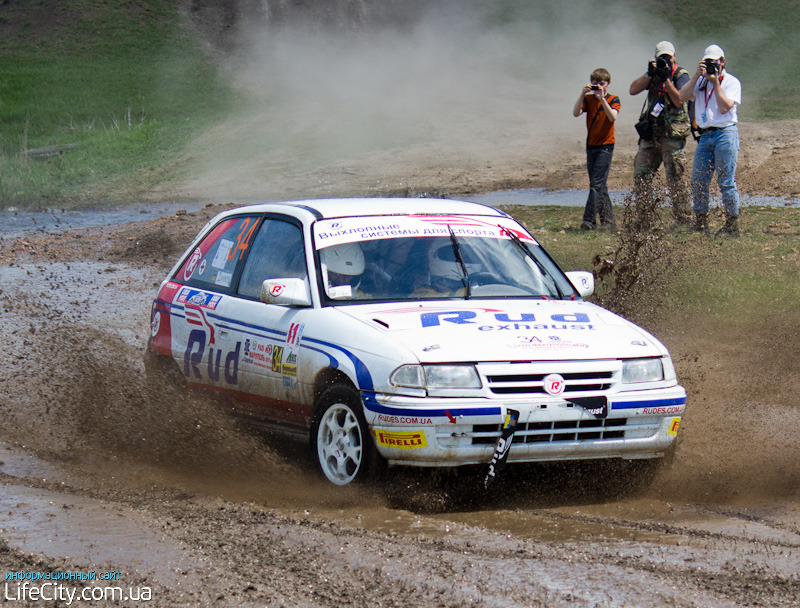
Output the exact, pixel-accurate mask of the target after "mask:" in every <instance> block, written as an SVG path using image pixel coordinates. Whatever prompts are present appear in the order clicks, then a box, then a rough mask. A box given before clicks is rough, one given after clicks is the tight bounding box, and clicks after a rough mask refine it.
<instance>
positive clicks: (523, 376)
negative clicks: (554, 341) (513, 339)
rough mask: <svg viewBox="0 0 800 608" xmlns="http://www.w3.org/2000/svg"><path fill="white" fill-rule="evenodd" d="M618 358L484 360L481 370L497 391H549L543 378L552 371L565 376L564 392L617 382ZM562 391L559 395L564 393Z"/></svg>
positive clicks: (598, 388)
mask: <svg viewBox="0 0 800 608" xmlns="http://www.w3.org/2000/svg"><path fill="white" fill-rule="evenodd" d="M619 369H620V363H619V361H616V360H614V361H585V362H582V361H535V362H523V363H484V364H481V365H480V366H479V370H480V372H481V374H482V375H483V377H484V378H485V380H486V385H487V386H488V388H489V390H490V391H491V392H492V393H494V394H495V395H546V394H547V393H546V392H545V390H544V379H545V378H546V377H547V376H548V375H550V374H559V375H560V376H561V377H562V378H564V384H565V389H564V393H563V395H570V394H572V395H575V394H581V393H588V392H596V391H607V390H608V389H610V388H611V387H612V386H613V385H614V383H615V381H616V380H615V378H614V375H615V373H616V372H617V371H618V370H619ZM563 395H560V396H563Z"/></svg>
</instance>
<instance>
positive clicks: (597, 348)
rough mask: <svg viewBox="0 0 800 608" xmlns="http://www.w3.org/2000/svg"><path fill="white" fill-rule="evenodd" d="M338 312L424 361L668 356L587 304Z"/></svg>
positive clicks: (446, 304) (464, 304) (406, 306)
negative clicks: (369, 327) (375, 331)
mask: <svg viewBox="0 0 800 608" xmlns="http://www.w3.org/2000/svg"><path fill="white" fill-rule="evenodd" d="M339 311H340V312H342V313H344V314H346V315H348V316H351V317H354V318H356V319H359V320H360V321H362V322H364V323H367V324H369V325H371V326H373V327H375V328H376V329H378V331H380V332H382V333H384V334H385V336H386V339H389V340H391V341H392V342H394V343H396V344H398V345H402V346H405V347H406V348H407V349H409V350H410V351H411V352H412V353H413V354H414V355H415V356H416V357H417V358H418V359H419V360H420V361H421V362H423V363H436V362H456V361H515V360H518V361H526V360H527V361H530V360H533V359H547V360H571V359H609V358H635V357H653V356H661V355H666V354H667V350H666V349H665V348H664V346H663V345H662V344H661V343H660V342H659V341H658V340H656V339H655V338H654V337H653V336H652V335H650V334H649V333H648V332H646V331H644V330H643V329H641V328H640V327H637V326H636V325H634V324H633V323H631V322H629V321H627V320H625V319H623V318H622V317H620V316H618V315H615V314H614V313H611V312H609V311H607V310H605V309H603V308H600V307H598V306H596V305H594V304H591V303H589V302H584V301H563V300H512V301H508V300H504V301H497V300H462V301H436V302H425V303H413V302H409V303H403V304H391V303H388V304H370V305H359V306H346V307H340V308H339ZM361 346H362V348H363V345H361ZM376 346H377V348H378V349H380V345H379V344H378V345H376Z"/></svg>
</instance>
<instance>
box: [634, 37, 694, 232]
mask: <svg viewBox="0 0 800 608" xmlns="http://www.w3.org/2000/svg"><path fill="white" fill-rule="evenodd" d="M687 82H689V72H688V71H686V70H685V69H683V68H682V67H680V66H679V65H678V61H677V57H676V54H675V47H674V46H673V45H672V43H671V42H669V41H667V40H663V41H661V42H659V43H658V44H657V45H656V52H655V59H651V60H650V61H649V62H648V64H647V71H646V73H645V74H644V75H642V76H640V77H639V78H637V79H636V80H634V81H633V82H632V83H631V86H630V94H631V95H638V94H639V93H641V92H642V91H645V90H646V91H647V99H646V100H645V103H644V106H643V107H642V112H641V114H640V116H639V122H638V123H637V125H636V131H637V132H638V133H639V149H638V150H637V152H636V156H635V157H634V159H633V186H634V190H633V193H634V200H636V201H639V200H641V197H642V196H645V195H650V196H652V190H653V179H654V178H655V175H656V172H657V171H658V168H659V167H660V166H661V163H662V162H663V163H664V172H665V173H666V177H667V189H668V191H669V196H670V199H671V200H672V214H673V216H674V218H675V222H676V225H677V226H688V225H689V224H690V221H691V213H690V211H689V190H688V187H687V185H686V179H685V178H684V174H685V170H686V154H685V152H684V149H685V148H686V138H687V137H688V135H689V133H690V132H691V120H690V118H689V111H688V107H687V104H686V103H685V102H684V101H682V100H681V98H680V90H681V87H683V86H684V85H685V84H686V83H687Z"/></svg>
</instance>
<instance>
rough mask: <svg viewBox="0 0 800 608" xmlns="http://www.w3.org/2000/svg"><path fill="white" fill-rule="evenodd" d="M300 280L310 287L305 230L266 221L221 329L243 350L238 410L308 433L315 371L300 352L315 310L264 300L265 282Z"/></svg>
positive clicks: (289, 223) (276, 218)
mask: <svg viewBox="0 0 800 608" xmlns="http://www.w3.org/2000/svg"><path fill="white" fill-rule="evenodd" d="M276 278H282V279H283V278H299V279H303V280H304V281H305V282H306V284H307V285H308V269H307V267H306V256H305V247H304V244H303V230H302V227H301V225H300V224H299V223H297V222H295V221H292V220H291V218H286V217H279V216H268V217H265V218H264V219H263V221H262V223H261V226H260V227H259V230H258V232H257V234H256V235H255V237H254V239H253V242H252V246H251V247H250V251H249V252H248V256H247V259H246V261H245V263H244V266H243V269H242V272H241V276H240V278H239V281H238V286H237V290H236V296H237V297H236V299H235V310H233V311H232V312H231V314H230V315H227V316H228V317H229V318H228V319H227V322H226V323H225V324H224V325H222V326H221V329H222V330H225V331H229V332H231V335H235V338H234V340H235V342H236V343H237V348H238V349H240V356H239V359H238V360H239V368H238V376H239V378H238V389H239V390H241V391H242V392H243V393H245V394H243V395H240V397H239V399H238V403H237V404H236V407H237V408H238V409H239V410H241V412H242V413H243V414H246V415H248V416H250V417H253V418H256V419H258V420H259V421H260V422H262V423H263V424H265V425H267V426H269V427H272V428H276V429H279V430H283V431H288V432H292V433H303V434H304V433H306V432H307V430H308V428H309V427H310V424H311V401H312V400H313V391H312V390H311V389H310V388H309V386H310V384H311V383H312V382H313V380H312V378H311V377H303V374H304V373H305V374H306V375H308V376H312V375H313V373H312V371H311V370H309V371H307V372H304V371H303V370H305V369H306V368H307V367H308V366H302V365H301V363H302V362H303V357H304V355H303V352H302V350H301V348H300V341H301V340H302V335H303V331H304V329H305V320H306V319H307V318H308V315H309V314H310V312H311V308H291V307H288V306H280V305H275V304H265V303H264V302H262V301H261V285H262V283H263V282H264V280H266V279H276Z"/></svg>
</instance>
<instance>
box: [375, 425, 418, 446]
mask: <svg viewBox="0 0 800 608" xmlns="http://www.w3.org/2000/svg"><path fill="white" fill-rule="evenodd" d="M375 440H376V441H377V442H378V445H381V446H383V447H386V448H395V449H399V450H416V449H419V448H426V447H428V442H427V441H425V431H422V430H420V431H385V430H383V429H375Z"/></svg>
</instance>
